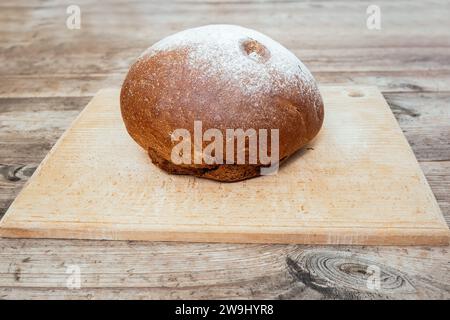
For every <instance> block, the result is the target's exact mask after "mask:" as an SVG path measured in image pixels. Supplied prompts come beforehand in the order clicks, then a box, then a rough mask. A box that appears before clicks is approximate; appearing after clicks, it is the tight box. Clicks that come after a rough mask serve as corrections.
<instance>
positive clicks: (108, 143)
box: [0, 87, 449, 245]
mask: <svg viewBox="0 0 450 320" xmlns="http://www.w3.org/2000/svg"><path fill="white" fill-rule="evenodd" d="M321 92H322V95H323V98H324V104H325V109H326V111H325V122H324V126H323V128H322V130H321V132H320V133H319V135H318V136H317V137H316V138H315V140H314V141H313V142H312V143H310V145H308V146H307V147H306V148H304V149H303V150H302V151H301V152H299V153H298V154H296V155H294V156H293V157H292V158H290V159H289V160H288V162H287V163H286V164H284V165H283V166H282V167H281V168H280V171H279V172H278V174H277V175H273V176H263V177H259V178H256V179H251V180H247V181H243V182H237V183H219V182H215V181H210V180H204V179H199V178H195V177H190V176H175V175H169V174H167V173H165V172H163V171H161V170H160V169H158V168H157V167H155V166H154V165H153V164H152V163H151V162H150V160H149V158H148V156H147V154H146V152H145V151H144V150H142V149H141V148H140V147H139V146H138V145H137V144H136V143H135V142H134V141H133V140H132V139H131V138H130V137H129V136H128V134H127V132H126V131H125V127H124V125H123V123H122V120H121V116H120V109H119V90H118V89H107V90H101V91H100V92H99V93H98V94H97V95H96V96H95V97H94V98H93V99H92V101H91V102H90V103H89V104H88V105H87V107H86V108H85V109H84V110H83V111H82V112H81V114H80V115H79V116H78V118H77V119H76V120H75V121H74V123H73V124H72V126H71V127H70V128H69V129H68V130H67V132H66V133H65V134H64V135H63V136H62V137H61V138H60V140H59V141H58V142H57V143H56V145H55V146H54V147H53V149H52V150H51V151H50V153H49V154H48V155H47V157H46V158H45V159H44V161H43V162H42V163H41V165H40V166H39V168H38V169H37V170H36V172H35V173H34V175H33V176H32V177H31V179H30V180H29V181H28V183H27V185H26V186H25V188H24V189H23V191H22V192H21V193H20V194H19V196H18V197H17V198H16V200H15V201H14V202H13V204H12V205H11V207H10V208H9V210H8V212H7V213H6V215H5V216H4V218H3V220H2V221H1V223H0V236H2V237H26V238H73V239H111V240H154V241H160V240H161V241H202V242H243V243H245V242H247V243H309V244H364V245H367V244H372V245H375V244H376V245H394V244H396V245H397V244H398V245H400V244H401V245H445V244H448V242H449V230H448V227H447V225H446V223H445V221H444V219H443V217H442V214H441V212H440V209H439V206H438V204H437V202H436V200H435V198H434V195H433V193H432V192H431V189H430V187H429V185H428V183H427V181H426V180H425V177H424V175H423V173H422V171H421V169H420V167H419V164H418V162H417V160H416V159H415V157H414V154H413V152H412V151H411V148H410V147H409V145H408V143H407V141H406V139H405V137H404V135H403V133H402V131H401V130H400V128H399V126H398V124H397V122H396V120H395V118H394V116H393V114H392V112H391V110H390V109H389V106H388V105H387V103H386V102H385V100H384V98H383V96H382V95H381V94H380V92H379V91H378V90H377V88H375V87H351V88H349V87H322V88H321Z"/></svg>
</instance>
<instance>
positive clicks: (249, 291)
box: [0, 0, 450, 299]
mask: <svg viewBox="0 0 450 320" xmlns="http://www.w3.org/2000/svg"><path fill="white" fill-rule="evenodd" d="M69 4H72V2H69V1H61V2H59V1H45V2H44V1H38V0H32V1H16V0H4V1H1V2H0V39H2V41H1V42H0V97H1V98H0V164H1V167H0V210H1V211H0V212H1V213H4V212H5V211H6V208H7V207H8V206H9V204H10V202H11V201H12V200H13V199H14V198H15V196H16V195H17V193H18V192H19V191H20V189H21V188H22V186H23V184H24V183H25V182H26V180H27V179H28V177H29V176H30V175H31V174H32V172H33V171H34V169H35V168H36V166H37V165H38V164H39V163H40V162H41V160H42V159H43V157H44V156H45V154H46V153H47V152H48V150H49V149H50V148H51V146H52V145H53V144H54V143H55V141H56V139H57V138H58V137H59V136H60V135H61V134H62V132H63V131H64V130H65V129H66V128H67V126H68V125H69V124H70V123H71V121H72V120H73V119H74V118H75V116H76V114H77V113H78V111H79V110H80V109H81V108H82V107H84V105H85V104H86V102H87V101H89V97H90V96H92V95H93V94H94V93H95V92H97V90H99V89H100V88H103V87H107V86H109V87H110V86H118V85H120V83H121V81H122V79H123V76H124V74H125V72H126V70H127V68H128V65H129V63H131V61H132V60H133V59H134V57H135V56H137V55H138V54H139V53H140V52H141V51H142V50H143V49H144V48H146V47H147V46H149V45H150V44H151V43H152V42H154V41H155V40H157V39H159V38H161V37H163V36H165V35H167V34H170V33H172V32H175V31H178V30H181V29H184V28H187V27H191V26H197V25H202V24H207V23H237V24H241V25H244V26H248V27H251V28H255V29H258V30H260V31H262V32H265V33H267V34H268V35H270V36H272V37H274V38H275V39H277V40H279V41H280V42H281V43H283V44H284V45H286V46H287V47H289V48H291V49H292V50H293V51H294V52H295V53H296V54H298V55H299V56H300V58H301V59H302V60H303V61H304V62H305V63H306V64H307V65H308V67H310V69H311V70H312V72H313V73H314V75H315V77H316V79H317V80H318V82H319V83H320V84H357V85H376V86H378V87H379V88H380V89H381V90H382V91H383V93H384V96H385V98H386V99H387V101H388V102H389V104H390V105H391V108H392V110H393V111H394V113H395V114H396V116H397V120H398V121H399V123H400V126H401V127H402V129H403V131H404V133H405V135H406V137H407V139H408V141H409V143H410V144H411V146H412V148H413V150H414V152H415V155H416V157H417V159H418V160H419V162H420V165H421V167H422V169H423V170H424V173H425V175H426V177H427V179H428V182H429V183H430V185H431V188H432V190H433V192H434V193H435V196H436V198H437V200H438V203H439V205H440V207H441V210H442V212H443V213H444V216H445V217H446V219H447V223H449V222H450V191H449V190H450V154H449V150H450V137H449V134H450V127H449V123H450V104H449V101H450V93H449V92H448V91H449V88H450V68H449V66H450V63H449V60H450V55H449V53H448V52H449V49H450V32H449V30H450V20H448V18H447V17H448V16H449V13H450V5H449V3H448V1H442V0H438V1H433V2H418V1H417V2H415V3H412V2H410V1H386V0H383V1H377V3H376V4H378V5H379V6H380V8H381V22H382V25H381V30H379V31H375V30H372V31H371V30H367V28H366V17H367V15H366V8H367V6H368V5H369V4H371V3H369V2H361V1H348V0H345V1H339V2H329V1H317V2H316V1H314V2H309V1H304V2H303V1H301V2H295V1H279V2H278V1H276V2H275V1H264V2H263V3H259V2H257V1H245V2H244V3H241V2H239V1H228V0H227V1H202V0H200V1H197V0H196V1H176V2H170V3H169V2H164V5H162V4H161V2H159V3H158V2H153V3H150V2H147V1H133V2H131V3H127V4H126V5H125V4H123V3H122V2H121V3H119V2H118V1H108V2H98V3H96V2H95V1H88V0H83V1H77V4H78V5H79V6H80V8H81V10H82V27H81V30H68V29H67V28H66V27H65V19H66V17H67V15H66V8H67V6H68V5H69ZM130 17H132V18H130ZM443 91H446V92H443ZM319 260H320V261H321V263H317V261H319ZM449 260H450V253H449V252H448V247H446V248H429V247H423V248H401V247H389V248H386V247H382V248H379V247H310V246H292V245H289V246H284V245H273V246H270V245H225V244H224V245H221V244H214V245H212V244H181V243H179V244H178V243H177V244H175V243H172V244H167V243H135V242H105V241H63V240H61V241H57V240H52V241H50V240H6V239H2V240H0V298H64V297H67V298H94V299H98V298H171V297H173V298H177V297H181V298H189V297H192V298H207V297H213V298H225V299H228V298H239V297H241V298H247V297H248V298H306V299H308V298H365V297H368V298H380V297H381V298H383V297H386V298H446V299H449V298H450V279H449V274H450V266H449ZM307 261H311V262H309V263H307ZM325 262H326V263H325ZM71 264H77V265H79V266H80V267H81V271H82V289H80V290H68V289H67V288H66V287H65V282H66V280H67V274H66V273H65V272H66V267H67V266H68V265H71ZM368 264H373V265H375V266H379V267H380V269H381V271H382V273H383V274H384V275H386V277H384V278H382V279H385V280H384V281H386V282H385V283H384V284H383V285H382V286H381V288H384V289H385V290H384V291H383V292H382V293H381V294H380V293H377V292H376V291H373V290H369V289H367V286H365V285H364V284H363V282H362V281H363V280H362V279H366V278H367V277H368V275H367V265H368ZM324 268H328V269H330V270H331V271H329V270H325V269H324Z"/></svg>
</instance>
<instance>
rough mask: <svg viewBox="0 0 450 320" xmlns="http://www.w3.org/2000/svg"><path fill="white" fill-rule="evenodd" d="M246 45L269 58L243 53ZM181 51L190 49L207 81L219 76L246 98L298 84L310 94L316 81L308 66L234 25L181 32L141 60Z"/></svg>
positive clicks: (271, 42)
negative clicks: (255, 46)
mask: <svg viewBox="0 0 450 320" xmlns="http://www.w3.org/2000/svg"><path fill="white" fill-rule="evenodd" d="M246 41H254V42H255V43H257V44H259V45H261V46H262V47H265V48H266V49H267V51H268V52H267V55H269V57H268V58H267V59H265V57H262V56H261V52H259V51H252V52H246V51H245V50H243V48H242V44H243V43H245V42H246ZM180 48H187V49H188V52H189V61H190V65H191V66H192V67H193V68H197V69H198V68H199V67H200V68H202V69H203V70H202V71H203V74H204V75H205V76H206V77H218V75H219V78H220V79H222V81H224V85H235V86H237V87H239V88H241V89H242V91H243V93H244V94H249V95H253V94H267V93H268V92H271V91H272V92H276V91H278V90H277V89H281V87H282V86H283V84H284V83H286V82H298V84H299V88H300V90H305V91H310V90H311V87H312V86H311V85H310V84H311V83H312V82H313V81H314V78H313V77H312V75H311V73H310V72H309V71H308V69H307V68H306V67H305V65H304V64H303V63H302V62H301V61H300V60H299V59H298V58H297V57H296V56H295V55H294V54H293V53H291V52H290V51H289V50H287V49H286V48H284V47H283V46H282V45H281V44H279V43H278V42H276V41H274V40H272V39H271V38H269V37H267V36H265V35H263V34H261V33H259V32H257V31H254V30H251V29H247V28H243V27H240V26H234V25H209V26H203V27H198V28H193V29H187V30H184V31H181V32H178V33H176V34H174V35H171V36H169V37H166V38H164V39H163V40H161V41H159V42H157V43H156V44H154V45H153V46H152V47H150V48H149V49H147V50H146V51H145V52H144V53H143V54H142V55H141V58H143V57H148V56H149V55H150V56H151V55H154V54H156V53H158V52H161V51H171V50H176V49H180ZM304 93H305V94H306V93H307V92H304ZM311 93H312V94H314V93H313V92H309V94H311Z"/></svg>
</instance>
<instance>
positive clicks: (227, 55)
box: [120, 25, 324, 181]
mask: <svg viewBox="0 0 450 320" xmlns="http://www.w3.org/2000/svg"><path fill="white" fill-rule="evenodd" d="M120 105H121V111H122V117H123V120H124V122H125V126H126V129H127V131H128V133H129V134H130V136H131V137H132V138H133V139H134V140H135V141H136V142H137V143H138V144H139V145H140V146H141V147H142V148H144V149H145V150H146V151H147V152H148V154H149V156H150V158H151V160H152V162H153V163H154V164H155V165H157V166H158V167H160V168H161V169H163V170H165V171H167V172H169V173H174V174H190V175H195V176H198V177H204V178H210V179H214V180H219V181H239V180H243V179H248V178H251V177H256V176H259V175H260V174H261V168H262V167H263V166H264V165H266V163H264V164H263V163H262V162H261V161H259V159H258V160H257V162H256V163H255V162H253V163H250V161H246V162H245V163H238V162H237V156H236V155H237V152H238V151H239V150H237V149H238V147H236V150H235V151H234V153H233V157H230V154H225V151H223V162H219V161H217V162H218V163H210V162H208V163H207V162H206V161H201V163H198V162H197V163H194V162H192V163H175V161H173V157H172V156H173V154H172V150H173V148H174V146H175V145H176V144H177V143H178V142H177V141H174V139H173V132H174V131H175V130H177V129H182V128H183V129H186V130H188V132H189V133H190V134H191V135H194V122H195V121H201V130H202V132H203V133H204V132H205V131H206V130H208V129H218V130H220V131H221V132H222V133H223V137H227V136H226V130H227V129H242V130H243V131H247V130H248V129H254V130H255V132H256V135H257V138H262V137H260V132H261V131H260V129H267V131H268V135H269V137H270V130H272V129H277V130H278V135H279V137H278V139H279V140H278V150H277V151H278V156H277V159H279V162H280V163H281V162H282V161H283V160H285V159H286V158H287V157H288V156H290V155H292V154H293V153H294V152H296V151H297V150H299V149H300V148H301V147H302V146H304V145H305V144H306V143H308V142H309V141H310V140H311V139H313V138H314V136H316V134H317V133H318V132H319V130H320V128H321V126H322V122H323V117H324V111H323V102H322V98H321V96H320V93H319V90H318V88H317V85H316V83H315V81H314V78H313V77H312V75H311V73H310V72H309V71H308V69H307V68H306V67H305V66H304V65H303V63H302V62H301V61H300V60H299V59H297V58H296V57H295V55H294V54H292V53H291V52H290V51H289V50H287V49H286V48H284V47H283V46H282V45H281V44H279V43H278V42H276V41H274V40H272V39H271V38H269V37H267V36H265V35H263V34H261V33H259V32H256V31H254V30H250V29H246V28H243V27H239V26H233V25H209V26H203V27H199V28H194V29H188V30H185V31H182V32H179V33H176V34H174V35H172V36H169V37H167V38H165V39H163V40H161V41H159V42H157V43H156V44H154V45H153V46H152V47H150V48H149V49H147V50H146V51H145V52H144V53H143V54H142V55H141V56H140V57H139V58H138V60H137V61H136V62H135V63H134V64H133V65H132V66H131V68H130V70H129V72H128V75H127V76H126V79H125V81H124V83H123V86H122V91H121V95H120ZM226 140H227V139H224V142H223V143H224V147H223V150H225V143H226ZM249 140H250V139H247V140H246V143H245V146H244V147H245V150H244V152H245V154H246V159H248V157H249ZM266 140H267V141H268V154H269V155H270V154H271V152H272V151H271V140H270V138H267V139H266ZM192 141H194V139H193V138H192ZM208 143H209V142H208V141H201V147H205V146H207V145H208ZM235 145H236V146H237V145H238V144H237V143H236V144H235ZM258 146H259V145H258ZM241 147H242V145H241ZM259 147H260V146H259ZM198 150H199V149H196V148H195V147H193V148H192V149H191V152H192V154H191V155H190V156H192V157H190V158H191V159H194V158H195V153H196V152H197V151H198ZM200 150H201V148H200ZM227 157H228V159H227ZM274 158H275V157H274Z"/></svg>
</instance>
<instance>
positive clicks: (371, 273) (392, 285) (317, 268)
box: [286, 250, 415, 299]
mask: <svg viewBox="0 0 450 320" xmlns="http://www.w3.org/2000/svg"><path fill="white" fill-rule="evenodd" d="M286 264H287V268H288V271H289V273H290V274H291V275H292V276H293V277H294V278H295V279H296V280H298V281H300V282H302V283H303V284H304V285H305V286H307V287H309V288H311V289H313V290H315V291H318V292H319V293H321V294H322V295H323V296H324V297H325V298H327V299H366V298H376V297H378V298H380V297H381V298H388V297H390V296H392V297H395V296H398V294H405V293H411V292H415V289H414V287H413V285H412V284H411V282H410V281H409V280H408V278H407V277H406V275H405V274H403V273H402V272H400V271H399V270H396V269H394V268H391V267H388V266H386V265H383V264H380V263H378V262H375V261H371V260H369V259H366V258H363V257H358V256H355V255H352V254H351V253H349V252H339V251H324V250H323V251H322V250H320V251H306V252H304V253H302V254H301V255H300V256H299V257H297V258H295V259H292V258H290V257H288V258H287V259H286Z"/></svg>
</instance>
